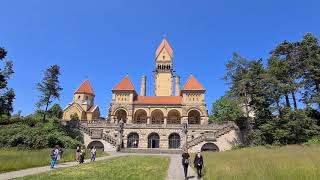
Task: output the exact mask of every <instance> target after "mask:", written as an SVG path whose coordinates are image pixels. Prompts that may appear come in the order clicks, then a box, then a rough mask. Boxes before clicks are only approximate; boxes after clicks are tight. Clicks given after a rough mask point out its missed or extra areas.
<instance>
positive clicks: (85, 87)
mask: <svg viewBox="0 0 320 180" xmlns="http://www.w3.org/2000/svg"><path fill="white" fill-rule="evenodd" d="M76 93H78V94H81V93H85V94H91V95H93V96H94V92H93V89H92V86H91V84H90V82H89V80H87V79H86V80H85V81H84V82H83V83H82V84H81V85H80V87H79V88H78V89H77V90H76V92H75V94H76Z"/></svg>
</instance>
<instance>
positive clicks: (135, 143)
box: [127, 132, 139, 148]
mask: <svg viewBox="0 0 320 180" xmlns="http://www.w3.org/2000/svg"><path fill="white" fill-rule="evenodd" d="M127 138H128V139H127V147H128V148H138V147H139V134H138V133H136V132H131V133H129V134H128V137H127Z"/></svg>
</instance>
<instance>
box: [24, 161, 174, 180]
mask: <svg viewBox="0 0 320 180" xmlns="http://www.w3.org/2000/svg"><path fill="white" fill-rule="evenodd" d="M169 160H170V159H169V157H161V156H145V157H143V156H129V157H119V158H113V159H109V160H105V161H98V162H95V163H90V164H84V165H80V166H75V167H71V168H65V169H57V170H55V171H53V172H48V173H42V174H38V175H33V176H28V177H25V178H21V179H108V180H161V179H163V180H164V179H165V178H166V175H167V170H168V167H169Z"/></svg>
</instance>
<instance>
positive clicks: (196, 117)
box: [188, 109, 201, 124]
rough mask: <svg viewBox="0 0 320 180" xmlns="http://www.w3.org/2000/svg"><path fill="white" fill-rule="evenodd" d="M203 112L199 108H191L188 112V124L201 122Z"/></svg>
mask: <svg viewBox="0 0 320 180" xmlns="http://www.w3.org/2000/svg"><path fill="white" fill-rule="evenodd" d="M200 120H201V114H200V112H199V111H198V110H195V109H193V110H190V111H189V112H188V124H201V123H200Z"/></svg>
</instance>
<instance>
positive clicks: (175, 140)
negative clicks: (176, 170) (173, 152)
mask: <svg viewBox="0 0 320 180" xmlns="http://www.w3.org/2000/svg"><path fill="white" fill-rule="evenodd" d="M168 139H169V149H178V148H180V144H181V138H180V135H179V134H178V133H172V134H170V135H169V138H168Z"/></svg>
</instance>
